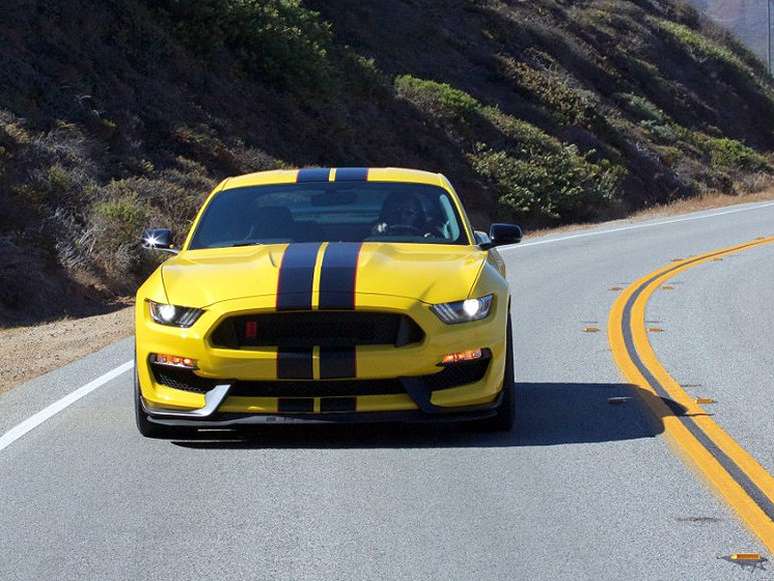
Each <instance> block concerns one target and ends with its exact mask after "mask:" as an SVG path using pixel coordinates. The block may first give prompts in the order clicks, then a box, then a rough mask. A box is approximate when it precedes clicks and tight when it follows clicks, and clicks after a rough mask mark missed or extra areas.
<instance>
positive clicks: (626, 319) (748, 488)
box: [622, 249, 774, 520]
mask: <svg viewBox="0 0 774 581" xmlns="http://www.w3.org/2000/svg"><path fill="white" fill-rule="evenodd" d="M740 250H741V249H740ZM725 253H726V252H718V253H717V254H725ZM709 256H713V255H709ZM709 256H702V257H699V258H696V259H694V260H691V261H688V262H683V263H680V264H678V265H675V266H674V267H673V268H670V269H669V270H667V271H664V272H660V273H659V274H656V275H654V276H652V277H651V278H649V279H648V280H646V281H645V282H643V283H642V284H641V285H640V286H638V287H637V290H635V291H634V292H633V293H632V296H630V297H629V300H628V301H626V305H625V306H624V312H623V321H622V326H623V334H624V343H625V344H626V350H627V351H628V353H629V358H630V359H631V360H632V361H633V362H634V365H635V366H636V367H637V369H638V370H639V371H640V373H642V376H643V377H644V378H645V380H646V381H647V382H648V384H650V385H651V386H652V387H653V389H654V390H655V391H656V393H657V394H658V395H659V397H661V398H663V399H665V400H670V395H669V392H668V391H667V390H666V389H665V388H664V386H663V385H661V382H659V380H658V379H656V377H655V376H654V375H653V374H652V373H651V371H650V370H649V369H648V368H647V366H646V365H645V364H644V363H643V361H642V359H641V358H640V355H639V353H638V352H637V349H636V348H635V346H634V336H633V334H632V326H631V320H632V308H633V306H634V303H635V301H636V300H637V298H639V296H640V295H641V294H642V293H643V291H644V290H645V288H646V287H647V286H648V285H649V284H650V283H652V282H653V281H654V280H656V279H657V278H659V277H661V276H663V275H665V274H667V273H669V272H672V271H674V270H677V269H678V268H681V267H683V266H685V265H686V264H691V263H693V262H699V261H701V260H705V259H707V258H709ZM677 419H678V420H680V422H682V424H683V425H684V426H685V427H686V428H687V429H688V431H689V432H691V434H692V435H693V436H694V437H695V438H696V439H697V440H698V441H699V442H700V443H701V445H702V446H704V448H705V449H706V450H707V452H709V453H710V454H711V455H712V457H713V458H715V460H717V461H718V463H719V464H720V465H721V466H722V467H723V468H724V469H725V471H726V472H728V474H729V476H731V478H733V479H734V480H735V481H736V483H737V484H739V486H741V487H742V489H743V490H744V491H745V492H746V493H747V495H748V496H749V497H750V498H751V499H752V501H753V502H755V504H757V505H758V507H759V508H760V509H761V510H762V511H763V512H764V513H765V514H766V516H768V517H769V518H770V519H772V520H774V503H772V501H771V500H769V498H768V497H767V496H766V494H765V493H764V492H763V491H762V490H761V489H760V488H759V487H758V485H757V484H755V482H753V481H752V480H751V479H750V478H749V477H748V476H747V475H746V474H745V473H744V471H743V470H742V469H741V468H740V467H739V466H738V465H737V464H736V462H734V461H733V460H732V459H731V458H729V457H728V456H727V455H726V453H725V452H723V450H721V449H720V448H719V447H718V446H717V444H715V442H714V441H713V440H712V439H711V438H710V437H709V436H707V434H705V433H704V431H703V430H702V429H701V428H700V427H699V425H698V424H697V423H696V422H695V421H694V420H693V418H691V417H688V416H681V415H677Z"/></svg>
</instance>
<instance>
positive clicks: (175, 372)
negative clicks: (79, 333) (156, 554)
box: [135, 168, 521, 437]
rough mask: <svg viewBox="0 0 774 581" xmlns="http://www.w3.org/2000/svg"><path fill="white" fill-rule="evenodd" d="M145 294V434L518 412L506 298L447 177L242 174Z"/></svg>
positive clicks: (506, 419)
mask: <svg viewBox="0 0 774 581" xmlns="http://www.w3.org/2000/svg"><path fill="white" fill-rule="evenodd" d="M171 240H172V234H171V232H170V231H169V230H166V229H151V230H146V231H145V233H144V234H143V245H144V246H145V247H146V248H155V249H157V250H164V251H167V252H171V253H173V254H175V256H174V257H172V258H170V259H169V260H167V261H166V262H164V263H163V264H162V265H161V266H160V267H159V268H158V269H157V270H156V271H155V272H154V273H153V274H152V275H151V276H150V277H149V278H148V280H147V281H145V283H144V284H143V285H142V287H140V289H139V290H138V292H137V303H136V365H135V370H136V373H135V406H136V418H137V426H138V428H139V430H140V432H141V433H142V434H143V435H145V436H149V437H172V436H175V435H179V434H180V432H181V430H183V431H185V429H186V428H209V427H238V426H241V425H245V424H261V423H288V422H317V423H331V422H382V421H391V422H426V421H459V420H477V421H478V422H479V424H481V425H483V426H485V427H487V428H490V429H510V428H511V426H512V424H513V416H514V394H513V357H512V346H511V331H510V315H509V310H510V294H509V290H508V283H507V281H506V278H505V267H504V264H503V261H502V259H501V257H500V255H499V254H498V252H497V250H496V249H495V248H494V247H495V246H496V245H500V244H510V243H515V242H519V241H520V240H521V230H520V228H519V227H518V226H515V225H511V224H493V225H492V227H491V229H490V231H489V234H485V233H483V232H474V231H473V230H472V228H471V225H470V222H469V220H468V218H467V216H466V215H465V212H464V210H463V208H462V205H461V203H460V200H459V197H458V196H457V194H456V193H455V191H454V189H453V188H452V186H451V184H450V183H449V181H448V180H447V179H446V178H445V177H444V176H443V175H440V174H437V173H429V172H424V171H418V170H409V169H398V168H334V169H329V168H309V169H301V170H279V171H267V172H260V173H254V174H249V175H244V176H239V177H233V178H229V179H226V180H225V181H223V182H222V183H221V184H220V185H219V186H218V187H216V188H215V190H214V191H213V192H212V193H211V194H210V196H209V197H208V198H207V201H206V202H205V203H204V205H203V207H202V208H201V210H200V211H199V213H198V215H197V217H196V219H195V220H194V222H193V225H192V227H191V230H190V232H189V233H188V236H187V238H186V240H185V242H184V243H183V244H182V246H181V248H180V249H179V251H178V250H177V249H175V248H174V247H173V246H172V244H171Z"/></svg>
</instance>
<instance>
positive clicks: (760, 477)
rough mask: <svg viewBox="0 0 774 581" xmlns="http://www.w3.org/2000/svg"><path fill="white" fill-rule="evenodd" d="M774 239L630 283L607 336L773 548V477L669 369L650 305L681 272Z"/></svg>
mask: <svg viewBox="0 0 774 581" xmlns="http://www.w3.org/2000/svg"><path fill="white" fill-rule="evenodd" d="M772 242H774V237H768V238H759V239H756V240H753V241H752V242H747V243H745V244H739V245H736V246H731V247H729V248H723V249H721V250H716V251H714V252H709V253H707V254H702V255H700V256H694V257H691V258H687V259H685V260H678V261H675V262H672V263H671V264H669V265H667V266H664V267H663V268H660V269H658V270H656V271H655V272H652V273H650V274H648V275H646V276H644V277H642V278H641V279H639V280H637V281H635V282H634V283H632V284H631V285H630V286H629V287H627V288H626V289H625V290H624V291H623V292H622V293H621V295H620V296H619V297H618V298H617V299H616V301H615V303H614V304H613V307H612V310H611V311H610V319H609V321H608V338H609V341H610V347H611V349H612V352H613V358H614V359H615V362H616V364H617V365H618V366H619V367H620V369H621V370H622V371H623V373H624V375H625V376H626V378H627V379H628V380H629V382H630V383H633V384H635V385H637V386H639V387H640V388H642V389H644V390H647V391H649V392H651V393H652V394H653V395H655V396H656V397H654V398H647V400H646V401H644V403H645V405H646V406H647V407H648V408H649V409H650V411H651V412H652V413H653V414H655V416H656V417H658V418H661V419H662V421H663V424H664V433H665V434H666V435H667V437H668V438H669V441H670V443H671V444H672V445H673V447H674V448H675V449H676V450H678V451H679V452H680V455H681V456H682V457H683V458H684V459H685V460H686V461H687V462H688V463H689V464H690V465H692V466H693V467H695V468H696V469H697V470H698V471H699V473H700V474H701V475H702V476H703V477H704V478H705V479H706V480H707V482H708V483H709V484H710V485H711V486H712V488H713V489H714V490H715V491H716V492H717V493H718V495H719V496H720V497H721V498H723V499H724V500H725V501H726V502H727V503H728V504H729V505H730V506H731V507H732V508H733V509H734V510H735V511H736V513H737V514H738V515H739V517H740V518H741V519H742V521H743V522H744V523H745V524H746V525H747V526H748V528H749V529H750V530H751V531H752V532H753V533H755V534H756V535H757V536H758V537H759V538H760V539H761V541H762V542H763V545H764V546H765V547H766V549H767V550H768V551H769V552H770V553H774V478H772V476H771V475H770V474H769V473H768V472H767V471H766V470H765V469H764V468H763V467H762V466H761V465H760V464H759V463H758V462H757V461H756V460H755V459H754V458H753V457H752V456H751V455H750V454H749V453H748V452H747V451H746V450H745V449H744V448H742V447H741V446H740V445H739V444H738V443H737V442H736V441H735V440H734V439H733V438H732V437H731V436H729V435H728V434H727V433H726V432H725V431H724V430H723V429H722V428H721V427H720V426H718V425H717V424H716V423H715V422H714V421H713V420H712V418H711V417H710V416H709V415H708V414H707V412H706V411H705V410H704V409H703V408H702V407H701V406H700V405H698V404H697V403H696V400H695V399H692V398H691V397H690V396H689V395H688V394H687V393H686V392H685V391H684V390H683V389H682V387H681V386H680V384H679V383H678V382H677V381H675V379H674V378H673V377H672V376H671V375H669V373H667V371H666V369H664V367H663V365H661V363H660V362H659V360H658V358H657V357H656V354H655V352H654V351H653V347H651V345H650V341H649V340H648V335H647V329H646V328H645V307H646V305H647V303H648V299H649V298H650V296H651V295H652V294H653V292H654V291H655V290H656V289H658V288H659V287H660V286H661V285H663V284H664V283H665V282H666V281H668V280H669V279H670V278H672V277H673V276H675V275H676V274H678V273H680V272H683V271H684V270H687V269H689V268H691V267H694V266H696V265H698V264H702V263H704V262H708V261H711V260H713V259H717V258H721V257H723V256H725V255H729V254H734V253H736V252H740V251H742V250H747V249H749V248H755V247H757V246H761V245H763V244H770V243H772ZM662 398H663V399H662ZM643 399H644V398H643ZM664 399H670V400H672V401H674V402H676V403H677V404H679V405H680V406H682V407H683V408H684V409H685V411H684V413H680V414H679V415H675V412H674V411H673V410H672V408H670V407H669V406H667V404H666V403H665V402H664Z"/></svg>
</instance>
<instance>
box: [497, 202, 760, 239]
mask: <svg viewBox="0 0 774 581" xmlns="http://www.w3.org/2000/svg"><path fill="white" fill-rule="evenodd" d="M769 206H774V202H766V203H763V204H756V205H755V206H746V207H744V208H733V209H731V210H724V211H722V212H715V213H713V214H702V215H701V216H686V217H685V218H675V219H674V220H662V221H661V222H646V223H644V224H633V225H631V226H623V227H621V228H612V229H610V230H594V231H592V232H581V233H580V234H572V235H570V236H562V237H560V238H548V239H547V240H535V241H534V242H525V243H521V244H509V245H507V246H502V247H498V250H512V249H514V248H516V249H518V248H524V247H526V246H537V245H538V244H550V243H551V242H562V241H564V240H572V239H574V238H586V237H589V236H601V235H602V234H613V233H615V232H624V231H626V230H637V229H639V228H649V227H651V226H662V225H664V224H674V223H676V222H690V221H693V220H704V219H706V218H714V217H715V216H725V215H726V214H736V213H737V212H747V211H750V210H759V209H760V208H766V207H769Z"/></svg>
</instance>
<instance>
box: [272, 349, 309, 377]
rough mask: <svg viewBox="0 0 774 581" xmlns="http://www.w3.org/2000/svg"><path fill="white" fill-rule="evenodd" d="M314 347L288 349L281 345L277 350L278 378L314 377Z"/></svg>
mask: <svg viewBox="0 0 774 581" xmlns="http://www.w3.org/2000/svg"><path fill="white" fill-rule="evenodd" d="M312 349H313V348H312V347H300V348H294V349H287V348H283V347H280V348H279V350H278V351H277V378H278V379H313V378H314V372H313V371H312V369H313V368H312Z"/></svg>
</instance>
